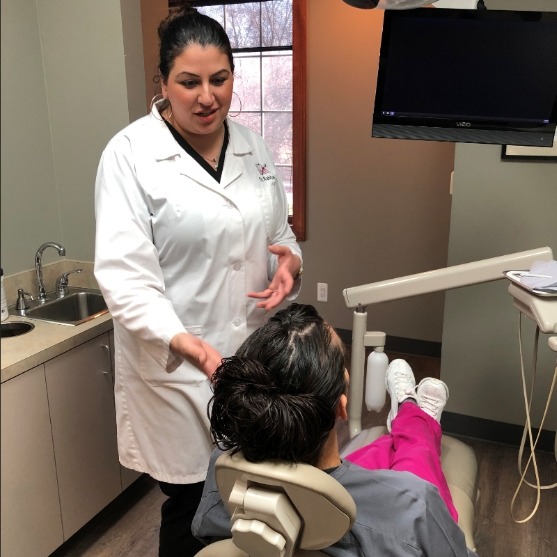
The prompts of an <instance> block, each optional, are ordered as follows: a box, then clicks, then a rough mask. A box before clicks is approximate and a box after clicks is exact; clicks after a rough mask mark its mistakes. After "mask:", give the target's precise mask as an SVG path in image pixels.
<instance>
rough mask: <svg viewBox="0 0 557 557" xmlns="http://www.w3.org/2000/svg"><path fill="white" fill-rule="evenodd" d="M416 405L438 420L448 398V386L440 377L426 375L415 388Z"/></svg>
mask: <svg viewBox="0 0 557 557" xmlns="http://www.w3.org/2000/svg"><path fill="white" fill-rule="evenodd" d="M416 393H417V395H418V406H419V407H420V408H421V409H422V410H423V411H424V412H425V413H426V414H429V415H430V416H431V417H432V418H434V419H436V420H437V421H438V422H440V421H441V414H442V412H443V410H444V408H445V404H447V400H448V399H449V388H448V387H447V385H446V384H445V383H444V382H443V381H441V380H440V379H435V378H434V377H426V378H425V379H422V380H421V381H420V384H419V385H418V388H417V390H416Z"/></svg>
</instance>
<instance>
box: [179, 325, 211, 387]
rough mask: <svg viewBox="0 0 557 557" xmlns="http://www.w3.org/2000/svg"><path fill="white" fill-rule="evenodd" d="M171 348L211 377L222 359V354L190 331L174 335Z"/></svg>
mask: <svg viewBox="0 0 557 557" xmlns="http://www.w3.org/2000/svg"><path fill="white" fill-rule="evenodd" d="M170 350H171V351H172V352H173V353H174V354H176V355H177V356H180V357H182V358H184V359H185V360H187V361H188V362H190V364H193V365H194V366H195V367H196V368H197V369H199V370H201V371H202V372H203V373H205V375H207V377H208V378H209V379H211V378H212V376H213V373H214V372H215V370H216V369H217V367H218V366H219V365H220V362H221V360H222V356H221V355H220V354H219V352H218V351H217V350H215V349H214V348H213V347H212V346H211V345H210V344H208V343H207V342H205V341H204V340H203V339H201V338H199V337H196V336H194V335H190V334H189V333H178V334H177V335H174V336H173V337H172V340H171V341H170Z"/></svg>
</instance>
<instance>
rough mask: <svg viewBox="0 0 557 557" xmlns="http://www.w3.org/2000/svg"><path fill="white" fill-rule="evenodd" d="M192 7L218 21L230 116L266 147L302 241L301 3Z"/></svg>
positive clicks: (277, 0)
mask: <svg viewBox="0 0 557 557" xmlns="http://www.w3.org/2000/svg"><path fill="white" fill-rule="evenodd" d="M192 4H193V5H194V6H195V7H196V8H198V9H199V11H200V12H203V13H205V14H207V15H209V16H211V17H212V18H214V19H216V20H217V21H219V22H220V23H221V24H222V26H223V27H224V28H225V30H226V32H227V34H228V36H229V38H230V42H231V45H232V51H233V53H234V63H235V83H234V90H235V93H236V94H235V95H234V98H233V101H232V106H231V109H230V117H231V118H234V119H235V120H236V121H237V122H239V123H241V124H243V125H245V126H246V127H248V128H251V129H253V130H254V131H256V132H258V133H260V134H261V135H262V136H263V138H264V139H265V141H266V142H267V144H268V145H269V148H270V149H271V152H272V153H273V157H274V161H275V165H276V167H277V170H278V172H279V175H280V177H281V179H282V182H283V184H284V188H285V190H286V195H287V198H288V201H289V206H290V216H289V221H290V224H291V226H292V230H293V231H294V233H295V234H296V238H297V239H298V240H299V241H302V240H305V127H306V126H305V106H306V102H305V91H306V87H305V76H306V71H305V51H306V46H305V40H306V39H305V33H306V0H262V1H258V2H254V1H249V0H232V1H228V2H226V1H220V2H218V1H214V0H213V1H209V0H200V1H196V2H193V3H192ZM169 5H170V6H172V5H173V1H172V0H170V1H169Z"/></svg>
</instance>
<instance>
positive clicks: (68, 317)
mask: <svg viewBox="0 0 557 557" xmlns="http://www.w3.org/2000/svg"><path fill="white" fill-rule="evenodd" d="M106 313H108V308H107V307H106V302H105V301H104V298H103V296H102V294H101V292H100V291H97V290H77V289H75V288H72V289H71V290H70V293H69V294H67V295H66V296H64V297H63V298H56V299H53V300H50V301H47V302H45V303H44V304H42V305H35V306H34V307H31V308H30V309H28V310H27V312H26V316H27V317H29V318H31V319H41V320H43V321H50V322H51V323H61V324H63V325H80V324H81V323H85V322H87V321H90V320H91V319H95V318H97V317H100V316H101V315H104V314H106Z"/></svg>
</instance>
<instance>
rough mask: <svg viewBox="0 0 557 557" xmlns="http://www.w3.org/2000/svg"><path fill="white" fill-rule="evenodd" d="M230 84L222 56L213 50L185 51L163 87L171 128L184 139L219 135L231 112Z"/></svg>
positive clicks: (197, 47) (196, 48)
mask: <svg viewBox="0 0 557 557" xmlns="http://www.w3.org/2000/svg"><path fill="white" fill-rule="evenodd" d="M233 84H234V75H233V74H232V70H231V68H230V63H229V61H228V56H227V55H226V54H225V53H223V52H222V51H221V50H219V49H218V48H217V47H215V46H207V47H202V46H200V45H198V44H192V45H190V46H188V47H186V48H185V49H184V50H183V51H182V53H181V54H180V55H179V56H177V57H176V58H175V59H174V65H173V66H172V69H171V70H170V74H169V76H168V80H167V82H166V83H163V84H162V94H163V96H164V97H165V98H167V99H168V100H169V101H170V104H171V105H172V119H171V122H172V124H174V126H175V127H176V129H177V130H178V131H179V132H183V133H184V134H185V135H186V136H187V135H188V134H194V135H210V134H212V133H215V132H217V131H219V130H220V127H221V126H222V123H223V122H224V120H225V118H226V116H227V114H228V110H229V109H230V104H231V102H232V87H233Z"/></svg>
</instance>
